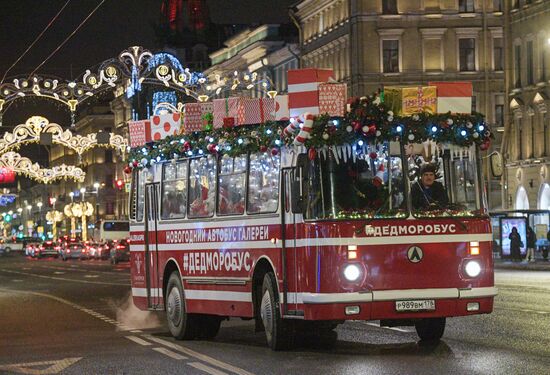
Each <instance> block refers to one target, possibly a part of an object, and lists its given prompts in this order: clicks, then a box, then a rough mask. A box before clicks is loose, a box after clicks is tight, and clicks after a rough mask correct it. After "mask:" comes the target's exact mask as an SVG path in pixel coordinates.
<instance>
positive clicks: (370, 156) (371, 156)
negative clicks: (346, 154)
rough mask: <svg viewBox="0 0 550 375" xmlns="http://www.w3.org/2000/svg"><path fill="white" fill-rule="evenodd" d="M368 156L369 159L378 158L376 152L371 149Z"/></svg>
mask: <svg viewBox="0 0 550 375" xmlns="http://www.w3.org/2000/svg"><path fill="white" fill-rule="evenodd" d="M369 158H371V159H378V154H377V153H376V152H374V151H373V152H371V153H370V154H369Z"/></svg>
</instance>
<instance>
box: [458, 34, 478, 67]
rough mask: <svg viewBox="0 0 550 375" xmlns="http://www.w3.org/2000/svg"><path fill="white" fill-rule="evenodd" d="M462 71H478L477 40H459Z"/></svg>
mask: <svg viewBox="0 0 550 375" xmlns="http://www.w3.org/2000/svg"><path fill="white" fill-rule="evenodd" d="M458 48H459V59H460V71H461V72H473V71H475V70H476V40H475V39H474V38H463V39H459V40H458Z"/></svg>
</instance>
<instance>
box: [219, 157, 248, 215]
mask: <svg viewBox="0 0 550 375" xmlns="http://www.w3.org/2000/svg"><path fill="white" fill-rule="evenodd" d="M246 164H247V158H246V155H241V156H236V157H234V158H233V157H230V156H229V155H224V156H223V157H222V158H221V159H220V169H219V177H218V214H219V215H242V214H244V195H245V189H244V188H245V178H246Z"/></svg>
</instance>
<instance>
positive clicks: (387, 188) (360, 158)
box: [305, 150, 407, 220]
mask: <svg viewBox="0 0 550 375" xmlns="http://www.w3.org/2000/svg"><path fill="white" fill-rule="evenodd" d="M344 152H346V151H345V150H344ZM340 156H342V155H340ZM306 195H307V206H306V212H305V216H306V219H310V220H315V219H360V218H374V217H404V216H406V214H407V210H406V202H405V190H404V180H403V168H402V160H401V158H400V157H398V156H390V155H389V153H388V152H387V150H386V151H384V150H380V151H372V152H370V153H363V154H360V155H356V157H351V156H350V157H347V156H346V157H345V158H344V157H339V158H338V157H337V156H335V155H333V154H332V153H331V152H329V153H328V155H327V156H326V157H325V156H324V155H321V156H319V157H316V158H315V160H313V161H311V162H310V163H309V167H308V170H307V183H306Z"/></svg>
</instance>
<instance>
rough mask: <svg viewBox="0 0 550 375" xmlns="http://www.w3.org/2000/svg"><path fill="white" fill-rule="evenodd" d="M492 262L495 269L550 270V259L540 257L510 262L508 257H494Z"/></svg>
mask: <svg viewBox="0 0 550 375" xmlns="http://www.w3.org/2000/svg"><path fill="white" fill-rule="evenodd" d="M494 264H495V269H497V270H498V269H500V270H523V271H527V270H529V271H550V261H548V260H544V259H542V258H540V259H536V260H535V261H534V262H525V261H522V262H512V261H511V260H508V259H499V258H495V259H494Z"/></svg>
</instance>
